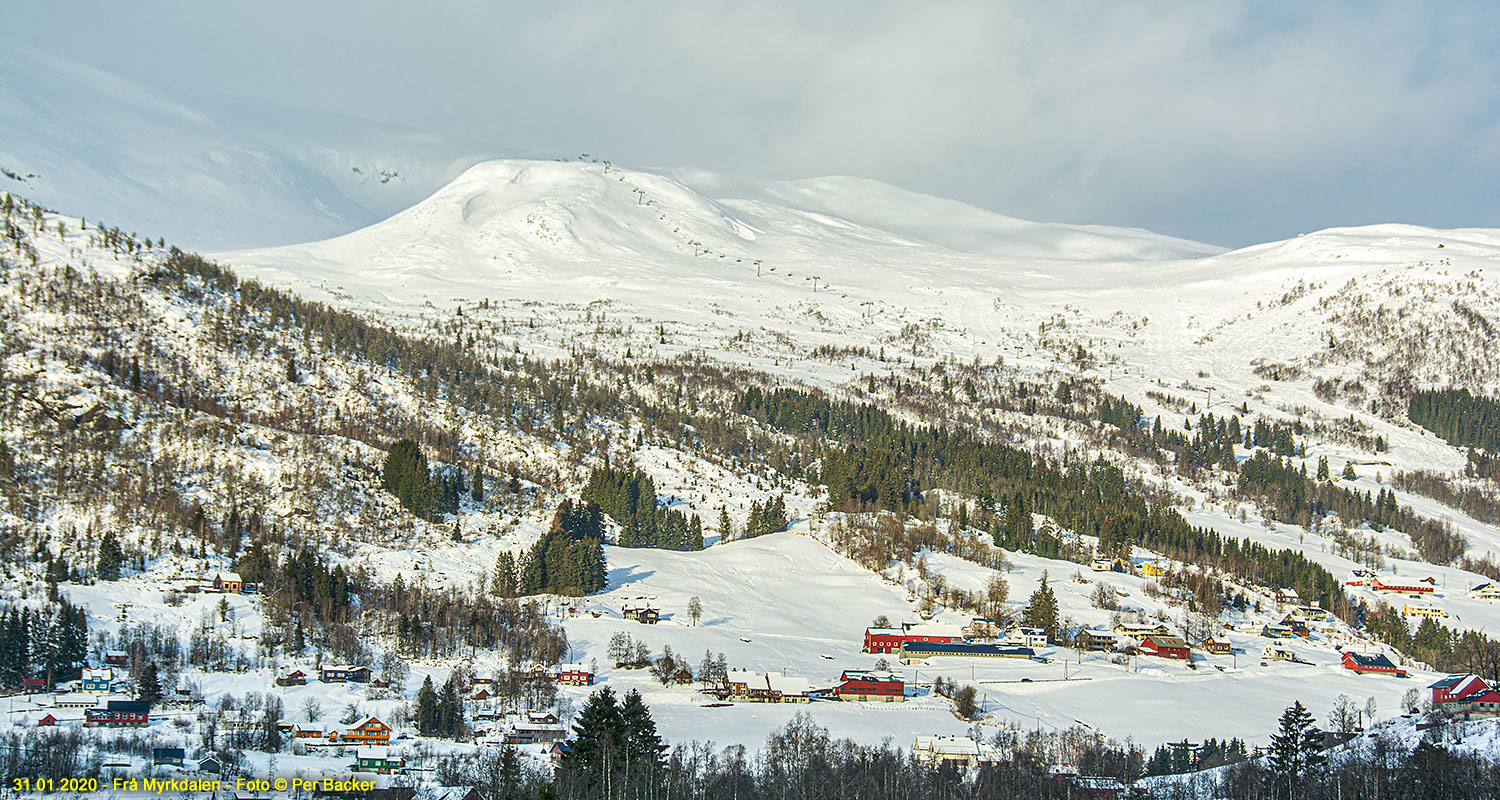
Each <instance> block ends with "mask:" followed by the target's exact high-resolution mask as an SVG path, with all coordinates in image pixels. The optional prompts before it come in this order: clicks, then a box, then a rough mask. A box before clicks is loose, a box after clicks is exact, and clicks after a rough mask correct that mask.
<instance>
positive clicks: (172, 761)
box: [151, 747, 187, 767]
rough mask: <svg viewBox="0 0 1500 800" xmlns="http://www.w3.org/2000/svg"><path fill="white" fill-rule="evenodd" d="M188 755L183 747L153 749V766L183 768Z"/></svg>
mask: <svg viewBox="0 0 1500 800" xmlns="http://www.w3.org/2000/svg"><path fill="white" fill-rule="evenodd" d="M186 757H187V753H186V752H184V751H183V749H182V748H181V747H153V748H151V766H153V767H159V766H162V765H163V764H168V765H171V766H174V767H180V766H182V760H183V759H184V758H186Z"/></svg>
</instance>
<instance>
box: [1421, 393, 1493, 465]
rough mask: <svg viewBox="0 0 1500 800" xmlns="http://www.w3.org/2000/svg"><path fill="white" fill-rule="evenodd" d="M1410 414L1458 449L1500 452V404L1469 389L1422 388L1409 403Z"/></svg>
mask: <svg viewBox="0 0 1500 800" xmlns="http://www.w3.org/2000/svg"><path fill="white" fill-rule="evenodd" d="M1406 415H1407V416H1408V417H1410V418H1411V421H1412V422H1415V423H1417V424H1418V425H1421V426H1422V427H1424V428H1426V429H1427V430H1429V431H1432V432H1433V433H1435V434H1437V435H1438V436H1441V437H1443V438H1444V439H1446V440H1447V441H1448V443H1449V444H1451V445H1454V446H1456V447H1476V448H1480V449H1483V450H1488V451H1490V452H1492V453H1495V452H1500V401H1496V400H1493V399H1491V398H1488V397H1484V396H1478V397H1476V396H1474V395H1473V394H1470V393H1469V390H1468V389H1432V390H1420V389H1419V390H1417V391H1414V392H1412V393H1411V397H1410V398H1409V399H1408V400H1407V403H1406Z"/></svg>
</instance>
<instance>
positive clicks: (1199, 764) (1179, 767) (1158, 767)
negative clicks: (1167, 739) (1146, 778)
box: [1146, 738, 1250, 775]
mask: <svg viewBox="0 0 1500 800" xmlns="http://www.w3.org/2000/svg"><path fill="white" fill-rule="evenodd" d="M1195 750H1196V752H1194V751H1195ZM1249 757H1250V753H1249V751H1248V750H1247V749H1246V748H1245V742H1244V741H1243V740H1241V739H1227V740H1225V741H1222V742H1221V741H1219V740H1218V739H1214V738H1209V739H1205V740H1204V741H1203V744H1201V745H1199V746H1198V747H1196V748H1194V747H1193V746H1192V743H1191V742H1188V741H1187V740H1183V741H1181V742H1172V743H1170V744H1163V745H1158V746H1157V748H1156V751H1155V752H1154V753H1152V754H1151V757H1150V758H1149V759H1146V774H1147V775H1179V774H1182V773H1184V772H1197V771H1199V770H1205V769H1213V768H1214V767H1222V766H1224V765H1226V764H1238V763H1239V762H1241V761H1244V760H1245V759H1247V758H1249Z"/></svg>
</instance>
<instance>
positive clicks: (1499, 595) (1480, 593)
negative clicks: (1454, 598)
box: [1469, 583, 1500, 600]
mask: <svg viewBox="0 0 1500 800" xmlns="http://www.w3.org/2000/svg"><path fill="white" fill-rule="evenodd" d="M1469 596H1470V597H1472V598H1474V599H1476V600H1500V584H1495V583H1481V584H1479V585H1478V586H1475V587H1474V588H1473V589H1470V590H1469Z"/></svg>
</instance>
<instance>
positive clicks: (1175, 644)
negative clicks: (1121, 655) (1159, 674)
mask: <svg viewBox="0 0 1500 800" xmlns="http://www.w3.org/2000/svg"><path fill="white" fill-rule="evenodd" d="M1141 650H1143V651H1145V653H1146V654H1147V655H1152V656H1159V657H1161V658H1175V659H1178V660H1181V661H1189V660H1191V659H1192V657H1193V650H1192V648H1190V647H1188V643H1187V642H1185V641H1183V639H1182V637H1180V636H1161V635H1159V634H1154V633H1153V634H1151V635H1150V636H1147V637H1146V638H1144V639H1142V640H1141Z"/></svg>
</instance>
